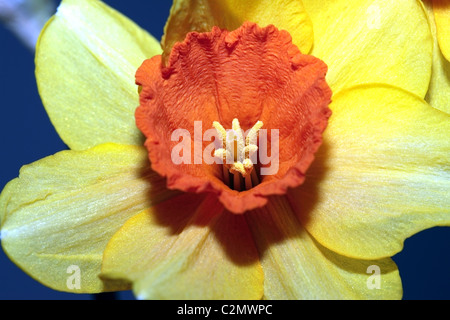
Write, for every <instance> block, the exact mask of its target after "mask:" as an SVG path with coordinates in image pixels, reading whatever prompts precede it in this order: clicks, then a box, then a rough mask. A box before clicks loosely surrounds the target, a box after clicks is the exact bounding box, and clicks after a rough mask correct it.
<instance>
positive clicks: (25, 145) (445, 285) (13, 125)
mask: <svg viewBox="0 0 450 320" xmlns="http://www.w3.org/2000/svg"><path fill="white" fill-rule="evenodd" d="M105 2H106V3H108V4H109V5H111V6H112V7H114V8H116V9H117V10H119V11H120V12H122V13H123V14H125V15H126V16H128V17H130V18H131V19H133V20H134V21H135V22H137V23H138V24H139V25H140V26H141V27H143V28H144V29H146V30H148V31H149V32H150V33H151V34H153V35H154V36H155V37H157V38H158V39H160V38H161V35H162V33H163V27H164V23H165V21H166V19H167V16H168V14H169V9H170V5H171V1H169V0H165V1H164V0H161V1H138V0H127V1H123V0H109V1H105ZM0 44H1V50H0V93H1V95H0V103H1V109H0V146H1V147H0V190H1V189H3V187H4V185H5V184H6V183H7V182H8V181H9V180H11V179H13V178H15V177H16V176H17V175H18V172H19V169H20V167H21V166H22V165H24V164H28V163H31V162H33V161H36V160H38V159H40V158H43V157H45V156H48V155H51V154H54V153H56V152H58V151H60V150H62V149H65V148H66V146H65V145H64V143H62V142H61V140H60V138H59V136H58V135H57V134H56V132H55V130H54V128H53V126H52V125H51V123H50V121H49V119H48V117H47V114H46V113H45V110H44V108H43V106H42V103H41V100H40V98H39V95H38V92H37V89H36V83H35V78H34V56H33V54H32V53H31V52H30V51H28V50H27V49H26V48H25V47H24V46H23V45H22V44H21V43H20V42H19V41H18V40H17V39H16V38H15V37H14V36H13V35H12V34H11V33H10V32H9V31H8V30H6V29H5V28H4V27H3V26H0ZM449 249H450V228H432V229H429V230H425V231H422V232H420V233H419V234H417V235H415V236H413V237H412V238H410V239H407V240H406V242H405V248H404V250H403V251H402V252H401V253H399V254H398V255H396V256H395V257H394V260H395V262H396V263H397V265H398V266H399V269H400V275H401V276H402V280H403V289H404V299H446V300H447V299H450V250H449ZM116 297H117V298H119V299H133V296H132V294H131V292H124V293H120V294H118V295H117V296H116ZM93 298H94V297H93V296H92V295H87V294H81V295H79V294H78V295H77V294H69V293H63V292H58V291H54V290H51V289H49V288H47V287H45V286H43V285H41V284H39V283H38V282H36V281H35V280H33V279H31V278H30V277H29V276H28V275H26V274H25V273H24V272H22V271H21V270H20V269H19V268H18V267H17V266H16V265H15V264H14V263H12V262H11V261H10V260H9V259H8V258H7V257H6V255H5V254H4V252H3V250H1V251H0V299H93Z"/></svg>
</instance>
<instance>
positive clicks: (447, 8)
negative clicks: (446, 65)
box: [433, 0, 450, 61]
mask: <svg viewBox="0 0 450 320" xmlns="http://www.w3.org/2000/svg"><path fill="white" fill-rule="evenodd" d="M433 11H434V17H435V20H436V29H437V38H438V41H439V47H440V48H441V52H442V54H443V55H444V56H445V58H446V59H447V61H450V2H449V1H448V0H433Z"/></svg>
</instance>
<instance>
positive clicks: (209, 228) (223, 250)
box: [102, 194, 263, 299]
mask: <svg viewBox="0 0 450 320" xmlns="http://www.w3.org/2000/svg"><path fill="white" fill-rule="evenodd" d="M102 273H103V275H104V276H105V277H108V278H113V279H126V280H130V281H132V282H133V291H134V293H135V295H136V296H137V297H138V298H139V299H259V298H261V296H262V294H263V292H262V290H263V274H262V269H261V266H260V263H259V258H258V253H257V251H256V248H255V247H254V243H253V240H252V238H251V237H250V232H249V230H248V227H247V224H246V221H245V219H244V218H243V216H241V215H234V214H231V213H229V212H223V207H222V205H221V204H220V203H219V202H218V201H217V199H216V198H215V197H214V196H212V197H211V196H209V197H208V195H207V196H206V197H205V196H204V195H200V196H199V195H192V194H184V195H182V196H180V197H179V198H172V199H171V200H169V201H167V202H164V203H161V204H160V205H158V206H155V207H153V208H151V210H145V211H143V212H141V213H140V214H138V215H136V216H134V217H133V218H131V219H130V220H128V221H127V222H126V223H125V225H124V226H123V227H122V228H121V229H120V230H119V231H118V232H117V233H116V234H115V235H114V237H113V238H112V239H111V241H110V242H109V243H108V246H107V248H106V250H105V254H104V259H103V266H102Z"/></svg>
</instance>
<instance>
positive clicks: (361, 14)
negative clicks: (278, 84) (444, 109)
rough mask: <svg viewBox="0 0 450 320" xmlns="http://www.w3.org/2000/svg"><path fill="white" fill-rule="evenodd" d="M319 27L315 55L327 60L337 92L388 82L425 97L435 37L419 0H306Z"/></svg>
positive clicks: (309, 11) (314, 25)
mask: <svg viewBox="0 0 450 320" xmlns="http://www.w3.org/2000/svg"><path fill="white" fill-rule="evenodd" d="M303 3H304V5H305V9H306V11H307V12H308V14H309V15H310V17H311V20H312V22H313V27H314V48H313V50H312V52H311V54H313V55H314V56H316V57H318V58H320V59H322V60H324V61H325V63H327V64H328V67H329V69H328V74H327V82H328V84H329V85H330V87H331V88H332V90H333V92H334V93H337V92H338V91H340V90H342V89H344V88H347V87H350V86H353V85H358V84H363V83H373V82H377V83H387V84H392V85H396V86H399V87H401V88H404V89H406V90H408V91H411V92H413V93H415V94H417V95H419V96H420V97H422V98H423V97H424V96H425V93H426V91H427V88H428V83H429V80H430V74H431V57H432V39H431V34H430V31H429V26H428V22H427V19H426V15H425V12H424V9H423V7H422V5H421V4H420V1H415V0H403V1H382V0H378V1H374V0H362V1H348V0H337V1H327V0H304V1H303Z"/></svg>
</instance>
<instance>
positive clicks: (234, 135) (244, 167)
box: [213, 118, 263, 191]
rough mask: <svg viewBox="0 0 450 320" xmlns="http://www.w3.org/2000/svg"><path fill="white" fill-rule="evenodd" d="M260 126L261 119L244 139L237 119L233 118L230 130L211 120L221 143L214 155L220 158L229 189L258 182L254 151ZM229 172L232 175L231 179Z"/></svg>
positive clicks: (245, 187)
mask: <svg viewBox="0 0 450 320" xmlns="http://www.w3.org/2000/svg"><path fill="white" fill-rule="evenodd" d="M262 126H263V123H262V121H258V122H256V123H255V125H254V126H253V127H252V128H251V129H250V130H249V131H248V133H247V135H246V137H245V140H244V133H243V130H242V129H241V126H240V124H239V120H238V119H236V118H234V119H233V122H232V124H231V130H228V131H227V130H225V128H224V127H223V126H222V125H221V124H220V123H219V122H217V121H214V122H213V127H214V128H215V129H216V131H217V134H218V135H219V139H220V140H221V144H222V145H221V148H219V149H217V150H216V151H215V152H214V156H215V157H217V158H219V159H221V160H222V168H223V179H224V183H225V184H227V185H228V186H229V187H230V188H231V189H234V190H237V191H241V190H243V189H244V190H249V189H251V188H252V187H254V186H256V185H258V184H259V178H258V175H257V173H256V170H255V167H254V164H256V160H255V155H256V151H258V146H257V138H258V131H259V129H261V127H262ZM230 174H231V175H232V176H233V178H232V179H230Z"/></svg>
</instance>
